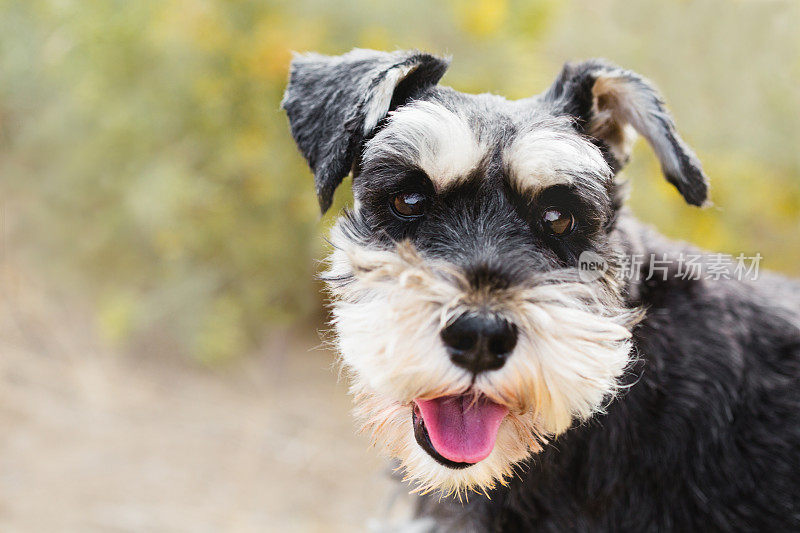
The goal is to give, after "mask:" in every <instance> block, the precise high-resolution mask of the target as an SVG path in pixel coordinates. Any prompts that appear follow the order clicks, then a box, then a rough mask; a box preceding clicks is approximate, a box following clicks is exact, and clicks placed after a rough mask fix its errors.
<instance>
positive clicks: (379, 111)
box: [364, 65, 419, 135]
mask: <svg viewBox="0 0 800 533" xmlns="http://www.w3.org/2000/svg"><path fill="white" fill-rule="evenodd" d="M418 66H419V65H404V66H402V67H394V68H393V69H390V70H388V71H387V72H386V75H385V77H384V79H383V80H381V82H380V83H379V84H378V86H377V87H376V88H375V94H374V95H373V96H372V97H371V98H368V99H367V102H368V106H367V109H366V113H365V118H364V135H368V134H369V133H370V132H371V131H372V130H373V129H375V126H376V125H377V124H378V122H379V121H380V120H381V119H382V118H383V117H385V116H386V113H388V112H389V106H390V105H391V103H392V96H393V95H394V91H395V89H396V88H397V84H398V83H400V82H401V81H402V80H403V79H405V78H406V76H408V75H409V74H411V73H412V72H414V71H415V70H416V69H417V67H418Z"/></svg>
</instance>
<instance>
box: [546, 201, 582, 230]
mask: <svg viewBox="0 0 800 533" xmlns="http://www.w3.org/2000/svg"><path fill="white" fill-rule="evenodd" d="M542 224H544V227H545V229H547V231H549V232H550V233H552V234H553V235H559V236H564V235H569V233H570V232H571V231H572V230H573V228H575V217H574V216H572V213H570V212H569V211H567V210H566V209H560V208H558V207H548V208H547V209H545V210H544V211H543V212H542Z"/></svg>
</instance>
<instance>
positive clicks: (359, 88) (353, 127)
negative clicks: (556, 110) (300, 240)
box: [281, 49, 449, 213]
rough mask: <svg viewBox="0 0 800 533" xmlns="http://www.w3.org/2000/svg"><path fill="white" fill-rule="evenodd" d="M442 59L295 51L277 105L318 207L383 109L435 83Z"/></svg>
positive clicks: (444, 63)
mask: <svg viewBox="0 0 800 533" xmlns="http://www.w3.org/2000/svg"><path fill="white" fill-rule="evenodd" d="M448 64H449V61H448V60H446V59H442V58H438V57H435V56H432V55H429V54H423V53H419V52H391V53H389V52H377V51H374V50H360V49H355V50H353V51H351V52H349V53H347V54H344V55H342V56H336V57H332V56H323V55H320V54H304V55H297V56H295V58H294V60H293V61H292V66H291V71H290V76H289V86H288V87H287V88H286V94H284V97H283V101H282V102H281V106H282V107H283V109H285V110H286V114H287V115H288V116H289V124H290V127H291V130H292V136H293V137H294V140H295V141H296V142H297V146H298V147H299V148H300V151H301V152H302V153H303V155H304V156H305V158H306V160H307V161H308V164H309V166H310V167H311V170H312V171H313V172H314V181H315V183H316V189H317V197H318V199H319V205H320V208H321V209H322V212H323V213H324V212H325V211H327V210H328V208H329V207H330V205H331V202H332V201H333V192H334V190H335V189H336V187H337V186H338V185H339V184H340V183H341V182H342V180H343V179H344V177H345V176H346V175H347V174H348V173H349V172H350V169H351V167H352V165H353V161H354V159H355V156H356V153H357V151H358V150H359V148H360V146H361V144H362V142H363V141H364V139H365V138H366V137H368V136H369V135H370V134H371V133H372V132H373V130H374V129H375V127H376V126H377V125H378V123H379V122H380V121H381V120H382V119H383V118H384V117H386V115H387V114H388V112H389V111H391V110H393V109H395V108H397V107H399V106H400V105H402V104H404V103H405V102H407V101H408V100H409V99H411V98H413V97H414V96H415V95H416V94H417V93H418V92H419V91H420V90H422V89H425V88H427V87H430V86H432V85H436V83H438V81H439V79H440V78H441V77H442V75H444V71H445V70H446V69H447V66H448Z"/></svg>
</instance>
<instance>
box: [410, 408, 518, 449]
mask: <svg viewBox="0 0 800 533" xmlns="http://www.w3.org/2000/svg"><path fill="white" fill-rule="evenodd" d="M416 404H417V405H418V406H419V411H420V414H421V415H422V420H423V421H424V422H425V427H426V428H427V429H428V436H429V437H430V438H431V444H433V447H434V448H436V451H437V452H439V453H440V454H441V455H442V456H443V457H444V458H446V459H449V460H451V461H454V462H456V463H477V462H478V461H481V460H483V459H486V457H488V456H489V454H490V453H492V448H494V441H495V440H496V439H497V430H498V429H499V428H500V422H502V421H503V418H504V417H505V416H506V414H508V409H507V408H506V407H504V406H502V405H498V404H496V403H494V402H493V401H491V400H489V399H488V398H484V397H481V398H480V399H479V400H478V401H475V396H474V395H472V394H465V395H462V396H443V397H441V398H436V399H433V400H420V399H418V400H416Z"/></svg>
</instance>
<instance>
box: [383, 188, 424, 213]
mask: <svg viewBox="0 0 800 533" xmlns="http://www.w3.org/2000/svg"><path fill="white" fill-rule="evenodd" d="M426 203H427V198H425V195H424V194H421V193H418V192H411V193H401V194H398V195H396V196H395V197H394V198H393V199H392V204H391V208H392V211H393V212H394V214H395V215H396V216H398V217H400V218H403V219H410V218H411V219H413V218H419V217H421V216H422V215H424V214H425V204H426Z"/></svg>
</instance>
